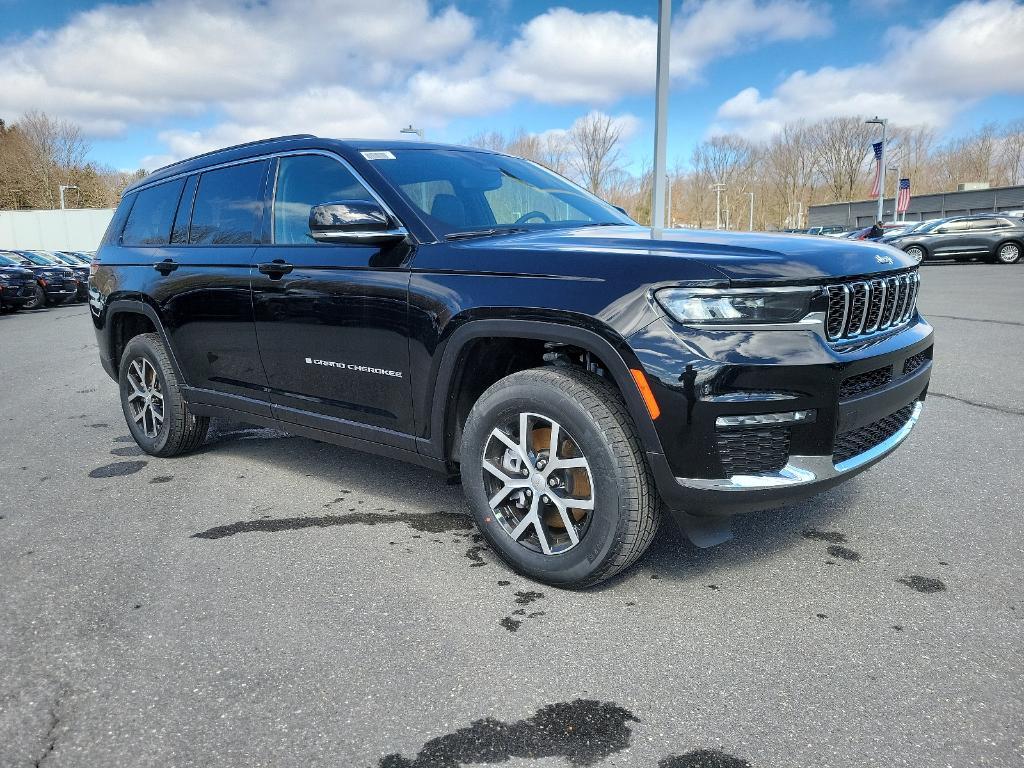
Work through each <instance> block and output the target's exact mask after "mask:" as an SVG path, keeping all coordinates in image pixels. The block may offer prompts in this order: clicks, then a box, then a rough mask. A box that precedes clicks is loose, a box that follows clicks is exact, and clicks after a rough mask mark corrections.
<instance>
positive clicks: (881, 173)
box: [864, 115, 889, 221]
mask: <svg viewBox="0 0 1024 768" xmlns="http://www.w3.org/2000/svg"><path fill="white" fill-rule="evenodd" d="M864 122H865V123H867V124H873V125H880V126H882V156H881V157H880V158H879V159H878V166H879V167H878V218H877V219H876V221H882V214H883V210H884V209H883V205H884V200H885V126H886V123H888V122H889V121H888V120H886V119H885V118H884V117H879V116H878V115H875V116H874V117H873V118H871V119H870V120H865V121H864Z"/></svg>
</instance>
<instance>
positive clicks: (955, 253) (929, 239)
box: [886, 214, 1024, 264]
mask: <svg viewBox="0 0 1024 768" xmlns="http://www.w3.org/2000/svg"><path fill="white" fill-rule="evenodd" d="M886 243H887V244H889V245H891V246H893V247H895V248H899V249H901V250H903V251H904V252H906V253H907V255H909V256H910V257H911V258H912V259H914V260H915V261H917V262H920V261H922V260H924V259H946V258H953V259H956V260H957V261H967V260H970V259H972V258H980V259H984V260H985V261H989V262H993V263H998V264H1016V263H1017V262H1018V261H1020V259H1021V254H1022V253H1024V220H1022V219H1018V218H1012V217H1009V216H1000V215H998V214H976V215H973V216H957V217H953V218H948V219H940V220H938V221H936V222H934V223H933V224H929V225H926V226H923V227H921V228H919V229H915V230H914V231H912V232H907V233H904V234H902V235H899V236H896V237H893V238H887V239H886Z"/></svg>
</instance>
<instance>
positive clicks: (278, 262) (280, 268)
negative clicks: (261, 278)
mask: <svg viewBox="0 0 1024 768" xmlns="http://www.w3.org/2000/svg"><path fill="white" fill-rule="evenodd" d="M257 268H258V269H259V271H260V272H262V273H263V274H264V275H269V276H270V279H271V280H277V279H278V278H280V277H281V276H282V275H287V274H288V273H289V272H291V271H292V270H293V269H295V267H293V266H292V265H291V264H288V263H286V262H285V261H284V260H283V259H274V260H273V261H271V262H270V263H268V264H258V265H257Z"/></svg>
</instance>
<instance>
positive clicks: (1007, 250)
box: [999, 243, 1020, 264]
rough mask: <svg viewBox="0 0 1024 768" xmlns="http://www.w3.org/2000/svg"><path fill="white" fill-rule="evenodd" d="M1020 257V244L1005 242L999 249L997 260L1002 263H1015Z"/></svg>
mask: <svg viewBox="0 0 1024 768" xmlns="http://www.w3.org/2000/svg"><path fill="white" fill-rule="evenodd" d="M1019 258H1020V246H1019V245H1017V244H1016V243H1006V244H1004V245H1003V246H1002V247H1001V248H1000V249H999V261H1001V262H1002V263H1003V264H1015V263H1016V262H1017V260H1018V259H1019Z"/></svg>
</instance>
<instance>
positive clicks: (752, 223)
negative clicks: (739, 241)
mask: <svg viewBox="0 0 1024 768" xmlns="http://www.w3.org/2000/svg"><path fill="white" fill-rule="evenodd" d="M747 194H748V195H750V226H749V229H750V231H751V232H753V231H754V193H753V192H747Z"/></svg>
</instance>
